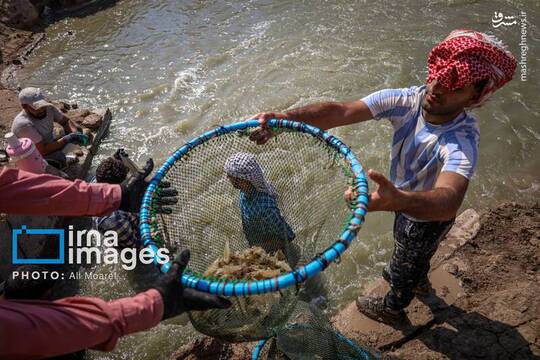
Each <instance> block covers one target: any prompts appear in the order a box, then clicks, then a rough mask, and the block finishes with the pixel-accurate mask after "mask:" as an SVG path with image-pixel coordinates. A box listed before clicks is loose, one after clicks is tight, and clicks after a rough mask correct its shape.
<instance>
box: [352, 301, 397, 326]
mask: <svg viewBox="0 0 540 360" xmlns="http://www.w3.org/2000/svg"><path fill="white" fill-rule="evenodd" d="M356 307H357V308H358V311H360V312H361V313H362V314H364V315H365V316H367V317H368V318H370V319H373V320H375V321H379V322H382V323H385V324H396V323H399V322H402V321H403V320H405V312H404V311H403V310H393V309H391V308H389V307H388V306H386V304H385V303H384V298H382V297H375V298H374V297H368V296H359V297H358V298H357V299H356Z"/></svg>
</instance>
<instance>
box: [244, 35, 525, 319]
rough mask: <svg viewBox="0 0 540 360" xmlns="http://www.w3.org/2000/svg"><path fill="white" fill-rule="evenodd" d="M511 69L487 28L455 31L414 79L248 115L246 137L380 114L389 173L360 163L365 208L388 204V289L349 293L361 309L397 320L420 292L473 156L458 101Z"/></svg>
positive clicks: (473, 135) (464, 105)
mask: <svg viewBox="0 0 540 360" xmlns="http://www.w3.org/2000/svg"><path fill="white" fill-rule="evenodd" d="M515 68H516V59H515V58H514V57H513V56H512V54H511V53H510V52H509V51H508V50H506V48H505V47H504V45H503V44H502V43H501V42H500V41H498V40H497V39H496V38H495V37H494V36H491V35H486V34H483V33H480V32H476V31H472V30H455V31H452V32H451V33H450V34H449V35H448V36H447V37H446V38H445V39H444V40H443V41H442V42H441V43H440V44H438V45H437V46H435V47H434V48H433V49H432V50H431V52H430V53H429V56H428V78H427V81H426V84H424V85H422V86H412V87H407V88H397V89H383V90H380V91H377V92H374V93H372V94H370V95H368V96H365V97H363V98H362V99H360V100H355V101H350V102H333V101H328V102H324V103H318V104H311V105H307V106H304V107H302V108H298V109H293V110H288V111H287V112H285V113H275V112H266V113H261V114H259V115H257V118H258V119H259V122H260V123H261V130H259V131H256V132H254V133H253V134H252V136H251V137H252V140H253V141H255V142H257V143H258V144H264V143H265V142H266V141H268V139H270V138H271V137H272V136H275V134H274V133H273V132H272V131H271V129H270V128H268V126H267V122H268V120H269V119H272V118H278V119H291V120H296V121H302V122H306V123H309V124H311V125H314V126H317V127H319V128H321V129H323V130H327V129H330V128H333V127H337V126H342V125H350V124H354V123H358V122H363V121H367V120H371V119H376V120H379V119H383V118H385V119H388V120H389V121H390V123H391V125H392V127H393V130H394V136H393V139H392V146H391V151H392V157H391V159H392V160H391V164H390V177H389V179H388V178H387V177H386V176H384V175H383V174H382V173H380V172H378V171H375V170H372V169H369V170H368V176H369V178H370V179H371V180H373V181H374V182H375V183H376V184H377V189H376V190H375V191H374V192H372V193H371V194H370V196H369V204H368V211H369V212H373V211H389V212H393V213H395V220H394V228H393V233H394V245H395V246H394V252H393V254H392V258H391V260H390V263H389V264H388V265H387V266H386V267H385V268H384V270H383V277H384V279H385V280H386V281H387V282H388V283H389V284H390V291H389V292H388V293H387V294H386V295H385V296H384V297H367V296H360V297H358V299H357V300H356V305H357V308H358V310H359V311H361V312H362V313H363V314H364V315H366V316H368V317H370V318H373V319H376V320H378V321H382V322H387V323H395V322H398V321H401V320H403V319H404V318H405V312H404V309H405V308H406V307H407V306H409V304H410V303H411V301H412V299H413V298H414V297H415V296H418V297H422V296H425V295H426V294H428V293H429V290H430V288H431V286H430V283H429V280H428V273H429V269H430V259H431V257H432V256H433V254H434V253H435V251H436V250H437V247H438V245H439V242H440V241H441V239H442V238H444V236H445V235H446V233H447V232H448V231H449V230H450V228H451V226H452V224H453V223H454V218H455V216H456V214H457V211H458V210H459V208H460V206H461V203H462V201H463V198H464V196H465V193H466V191H467V187H468V185H469V181H470V179H471V178H472V176H473V174H474V170H475V168H476V163H477V160H478V150H479V135H480V131H479V128H478V124H477V120H476V119H475V117H474V116H472V115H471V114H470V113H469V112H468V111H467V110H468V109H471V108H474V107H478V106H480V105H481V104H483V103H484V102H485V101H486V99H487V98H488V97H489V96H490V95H491V94H492V93H493V92H495V91H496V90H497V89H499V88H500V87H501V86H503V85H504V84H505V83H506V82H508V81H510V80H511V79H512V76H513V74H514V70H515ZM345 197H346V199H351V198H354V191H353V190H352V189H349V190H347V191H346V194H345Z"/></svg>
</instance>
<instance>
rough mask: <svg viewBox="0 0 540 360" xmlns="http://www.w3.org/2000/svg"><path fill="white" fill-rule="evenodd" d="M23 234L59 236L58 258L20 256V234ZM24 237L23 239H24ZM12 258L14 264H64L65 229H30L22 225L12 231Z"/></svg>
mask: <svg viewBox="0 0 540 360" xmlns="http://www.w3.org/2000/svg"><path fill="white" fill-rule="evenodd" d="M21 235H28V236H32V235H56V236H57V237H58V257H57V258H48V259H45V258H19V248H18V247H19V236H21ZM22 240H23V239H21V241H22ZM11 260H12V263H13V264H63V263H64V229H28V228H27V227H26V225H22V226H21V228H20V229H13V230H12V231H11Z"/></svg>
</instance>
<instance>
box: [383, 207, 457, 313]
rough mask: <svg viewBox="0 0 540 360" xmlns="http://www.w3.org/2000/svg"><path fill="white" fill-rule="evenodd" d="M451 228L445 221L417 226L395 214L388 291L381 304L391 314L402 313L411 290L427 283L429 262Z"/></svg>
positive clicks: (414, 222) (418, 223) (411, 292)
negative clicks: (392, 311)
mask: <svg viewBox="0 0 540 360" xmlns="http://www.w3.org/2000/svg"><path fill="white" fill-rule="evenodd" d="M452 224H454V219H452V220H449V221H430V222H418V221H413V220H410V219H408V218H407V217H405V216H404V215H403V214H401V213H396V217H395V219H394V252H393V254H392V259H391V260H390V264H389V265H388V266H387V268H386V272H387V275H389V278H390V291H389V292H388V293H387V294H386V296H385V303H386V305H387V306H389V307H390V308H392V309H394V310H399V309H404V308H406V307H407V306H409V304H410V303H411V301H412V299H413V298H414V293H413V289H414V288H415V287H416V286H417V285H418V284H419V283H420V282H421V281H423V280H426V279H427V274H428V271H429V267H430V264H429V261H430V260H431V258H432V257H433V254H435V251H436V250H437V247H438V246H439V243H440V241H441V239H442V238H444V236H445V235H446V234H447V233H448V231H449V230H450V228H451V227H452Z"/></svg>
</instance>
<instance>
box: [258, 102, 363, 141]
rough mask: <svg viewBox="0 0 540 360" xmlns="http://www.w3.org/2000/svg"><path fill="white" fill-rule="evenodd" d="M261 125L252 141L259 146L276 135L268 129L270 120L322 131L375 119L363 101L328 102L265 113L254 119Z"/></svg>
mask: <svg viewBox="0 0 540 360" xmlns="http://www.w3.org/2000/svg"><path fill="white" fill-rule="evenodd" d="M253 118H254V119H258V120H259V121H260V123H261V127H262V129H261V130H259V131H255V132H254V133H253V134H252V136H251V140H253V141H256V142H257V144H264V143H265V142H267V141H268V140H269V139H270V138H271V137H272V136H274V134H273V133H272V131H271V130H270V129H268V128H267V127H266V124H267V123H268V120H270V119H288V120H295V121H300V122H304V123H306V124H310V125H313V126H315V127H318V128H319V129H322V130H328V129H331V128H334V127H337V126H343V125H350V124H354V123H358V122H362V121H367V120H371V119H373V115H372V114H371V111H370V110H369V107H368V106H367V105H366V104H365V103H364V102H363V101H362V100H356V101H351V102H342V103H341V102H333V101H327V102H322V103H316V104H311V105H307V106H304V107H301V108H297V109H292V110H289V111H287V112H284V113H279V112H263V113H260V114H257V115H255V116H254V117H253Z"/></svg>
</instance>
